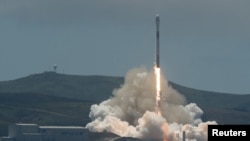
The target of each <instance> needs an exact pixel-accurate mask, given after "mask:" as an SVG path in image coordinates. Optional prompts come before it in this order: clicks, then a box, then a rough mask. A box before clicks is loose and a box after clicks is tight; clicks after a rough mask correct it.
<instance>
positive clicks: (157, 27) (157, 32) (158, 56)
mask: <svg viewBox="0 0 250 141" xmlns="http://www.w3.org/2000/svg"><path fill="white" fill-rule="evenodd" d="M155 23H156V49H155V67H156V68H160V31H159V28H160V16H159V14H157V15H156V18H155Z"/></svg>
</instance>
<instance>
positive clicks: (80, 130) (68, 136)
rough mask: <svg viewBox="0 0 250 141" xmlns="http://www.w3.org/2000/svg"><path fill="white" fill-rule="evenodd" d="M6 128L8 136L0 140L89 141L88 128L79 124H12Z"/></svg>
mask: <svg viewBox="0 0 250 141" xmlns="http://www.w3.org/2000/svg"><path fill="white" fill-rule="evenodd" d="M8 130H9V131H8V137H1V138H0V141H89V131H88V129H87V128H85V127H81V126H38V125H37V124H14V125H10V126H9V129H8Z"/></svg>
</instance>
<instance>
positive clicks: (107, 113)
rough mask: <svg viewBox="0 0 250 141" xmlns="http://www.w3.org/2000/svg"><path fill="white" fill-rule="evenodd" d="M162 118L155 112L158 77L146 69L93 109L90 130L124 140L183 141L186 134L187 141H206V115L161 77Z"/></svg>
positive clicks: (132, 75)
mask: <svg viewBox="0 0 250 141" xmlns="http://www.w3.org/2000/svg"><path fill="white" fill-rule="evenodd" d="M161 89H162V91H161V101H160V104H159V108H160V111H161V114H162V115H158V114H157V113H156V112H155V101H156V99H155V91H156V88H155V76H154V72H153V71H150V72H149V71H147V70H146V69H145V68H136V69H132V70H130V71H129V72H128V73H127V75H126V77H125V82H124V84H123V85H122V86H121V87H120V88H118V89H115V90H114V91H113V96H112V97H111V98H110V99H108V100H106V101H103V102H102V103H100V104H99V105H97V104H95V105H92V106H91V111H90V114H89V116H90V118H91V120H92V122H90V123H88V124H87V126H86V127H87V128H88V129H89V130H90V131H93V132H111V133H114V134H117V135H119V136H122V137H135V138H141V139H147V140H150V139H158V140H163V139H165V140H168V141H179V140H181V139H182V132H183V131H185V132H186V140H187V141H191V140H192V141H196V140H197V141H206V140H207V125H208V124H217V123H216V122H215V121H209V122H203V121H202V120H201V118H200V117H201V115H202V114H203V111H202V110H201V109H200V108H199V107H198V106H197V105H196V104H195V103H190V104H187V103H186V100H185V98H184V97H183V96H182V95H181V94H179V93H178V92H177V91H176V90H174V89H173V88H172V87H171V86H169V85H168V82H167V80H166V79H164V76H163V75H162V74H161Z"/></svg>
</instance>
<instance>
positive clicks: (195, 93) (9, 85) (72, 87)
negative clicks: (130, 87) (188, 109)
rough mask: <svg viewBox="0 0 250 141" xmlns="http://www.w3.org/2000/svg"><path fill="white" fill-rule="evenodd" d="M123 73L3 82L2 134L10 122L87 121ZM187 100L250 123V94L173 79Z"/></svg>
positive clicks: (223, 119)
mask: <svg viewBox="0 0 250 141" xmlns="http://www.w3.org/2000/svg"><path fill="white" fill-rule="evenodd" d="M123 81H124V78H123V77H110V76H79V75H67V74H58V73H55V72H44V73H41V74H33V75H30V76H27V77H23V78H20V79H16V80H11V81H3V82H0V136H1V135H6V134H7V125H9V124H11V123H16V122H32V123H37V124H40V125H85V124H86V123H88V122H89V120H90V119H89V118H88V114H89V109H90V106H91V105H92V104H94V103H99V102H101V101H103V100H105V99H108V98H109V97H110V96H112V91H113V90H114V89H115V88H119V87H120V86H121V85H122V84H123ZM169 85H171V86H172V87H173V88H174V89H176V90H177V91H179V92H180V93H181V94H183V95H184V96H185V97H186V99H187V101H188V102H189V103H190V102H194V103H196V104H197V105H198V106H199V107H201V109H202V110H203V111H204V115H203V117H202V118H203V120H205V121H206V120H216V121H217V122H218V123H220V124H250V121H249V119H250V108H249V106H248V105H249V104H250V95H236V94H227V93H217V92H209V91H202V90H197V89H193V88H187V87H184V86H181V85H178V84H176V83H173V82H169Z"/></svg>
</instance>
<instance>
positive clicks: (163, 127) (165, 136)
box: [161, 123, 168, 141]
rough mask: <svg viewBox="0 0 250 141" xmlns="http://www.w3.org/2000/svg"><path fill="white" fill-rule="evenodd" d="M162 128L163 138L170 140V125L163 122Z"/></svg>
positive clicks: (165, 140) (164, 140)
mask: <svg viewBox="0 0 250 141" xmlns="http://www.w3.org/2000/svg"><path fill="white" fill-rule="evenodd" d="M161 130H162V139H163V141H168V140H167V132H168V126H167V124H166V123H165V124H162V126H161Z"/></svg>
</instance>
